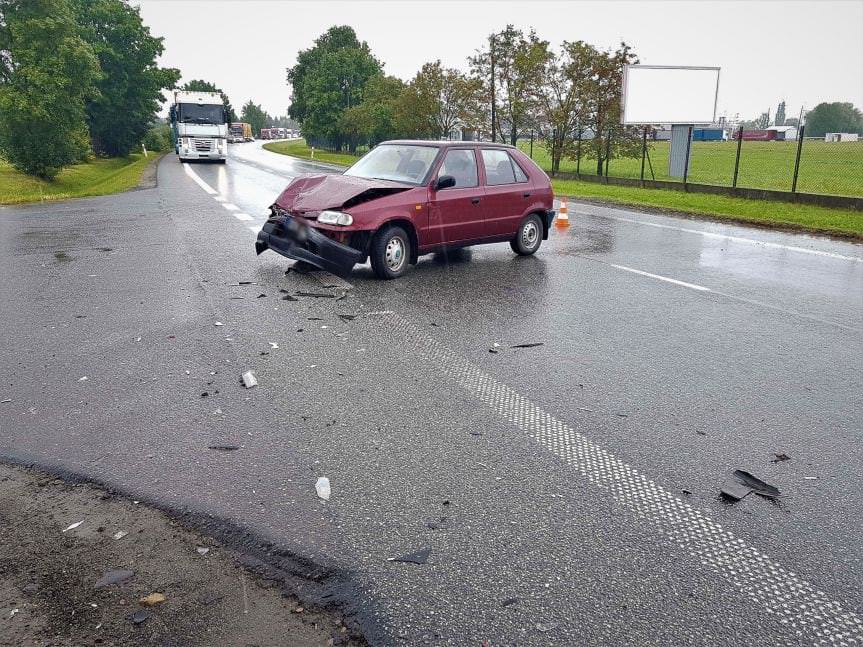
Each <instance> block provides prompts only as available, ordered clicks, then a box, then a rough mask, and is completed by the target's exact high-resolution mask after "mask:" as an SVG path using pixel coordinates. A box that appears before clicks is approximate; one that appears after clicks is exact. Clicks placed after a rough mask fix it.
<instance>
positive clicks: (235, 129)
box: [231, 124, 243, 135]
mask: <svg viewBox="0 0 863 647" xmlns="http://www.w3.org/2000/svg"><path fill="white" fill-rule="evenodd" d="M231 132H232V133H233V134H235V135H242V134H243V127H242V125H239V124H231Z"/></svg>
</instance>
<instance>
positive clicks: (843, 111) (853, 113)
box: [804, 102, 863, 137]
mask: <svg viewBox="0 0 863 647" xmlns="http://www.w3.org/2000/svg"><path fill="white" fill-rule="evenodd" d="M804 126H805V128H806V136H807V137H824V135H826V134H827V133H860V134H863V115H861V113H860V111H859V110H858V109H857V108H855V107H854V104H851V103H842V102H834V103H819V104H818V105H817V106H815V107H814V108H813V109H812V110H810V111H809V112H807V113H806V120H805V121H804Z"/></svg>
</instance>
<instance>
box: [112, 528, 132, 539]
mask: <svg viewBox="0 0 863 647" xmlns="http://www.w3.org/2000/svg"><path fill="white" fill-rule="evenodd" d="M128 534H129V533H128V532H126V531H125V530H118V531H117V532H115V533H114V535H113V536H114V539H122V538H123V537H125V536H126V535H128Z"/></svg>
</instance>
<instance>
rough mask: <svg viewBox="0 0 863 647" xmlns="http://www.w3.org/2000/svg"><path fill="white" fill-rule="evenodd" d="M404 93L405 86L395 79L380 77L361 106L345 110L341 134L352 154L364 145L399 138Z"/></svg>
mask: <svg viewBox="0 0 863 647" xmlns="http://www.w3.org/2000/svg"><path fill="white" fill-rule="evenodd" d="M404 89H405V84H404V83H403V82H402V81H401V80H400V79H397V78H396V77H394V76H384V75H383V74H381V75H378V76H374V77H372V78H371V79H369V82H368V83H367V84H366V87H365V90H364V92H363V101H362V103H360V104H359V105H358V106H354V107H352V108H348V109H347V110H345V111H344V112H343V113H342V116H341V118H340V120H339V122H340V123H339V130H340V131H341V132H342V134H343V135H344V136H345V137H346V138H347V140H348V145H349V148H350V150H352V151H354V150H356V147H357V146H359V145H361V144H366V145H368V146H375V145H376V144H378V143H380V142H382V141H384V140H386V139H393V138H395V137H397V136H398V135H399V132H398V130H397V124H396V116H397V111H398V101H399V98H400V96H401V94H402V92H403V91H404Z"/></svg>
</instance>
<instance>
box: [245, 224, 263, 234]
mask: <svg viewBox="0 0 863 647" xmlns="http://www.w3.org/2000/svg"><path fill="white" fill-rule="evenodd" d="M262 227H263V225H249V226H248V227H246V229H248V230H249V231H250V232H252V233H253V234H255V235H256V236H257V235H258V232H259V231H261V228H262Z"/></svg>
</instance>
